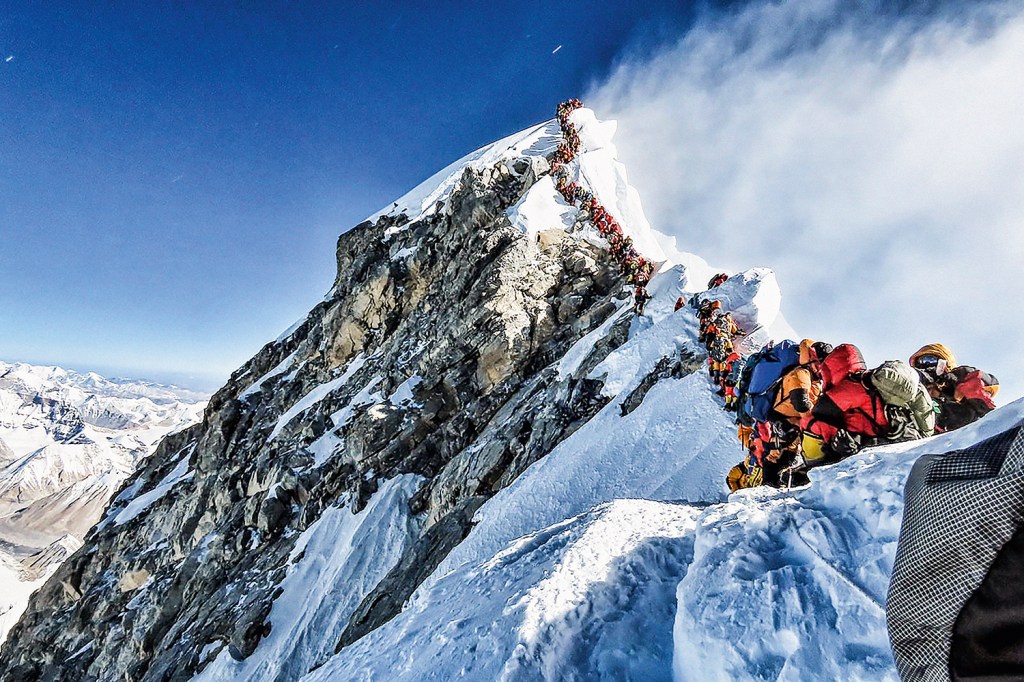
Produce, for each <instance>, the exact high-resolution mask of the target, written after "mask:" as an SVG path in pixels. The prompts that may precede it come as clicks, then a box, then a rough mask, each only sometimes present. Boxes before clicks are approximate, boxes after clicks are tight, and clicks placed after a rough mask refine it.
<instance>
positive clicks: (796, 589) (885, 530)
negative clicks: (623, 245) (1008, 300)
mask: <svg viewBox="0 0 1024 682" xmlns="http://www.w3.org/2000/svg"><path fill="white" fill-rule="evenodd" d="M1021 421H1024V400H1022V401H1018V402H1016V403H1014V404H1013V405H1010V406H1007V407H1005V408H1002V409H1000V410H998V411H996V412H994V413H993V414H992V415H990V416H989V417H987V418H986V419H984V420H982V421H981V422H979V423H977V424H975V425H974V426H972V427H969V428H967V429H964V430H963V431H961V432H955V433H951V434H947V435H945V436H940V437H936V438H933V439H930V440H928V441H923V442H917V443H903V444H899V445H892V446H887V447H883V448H876V449H873V450H868V451H865V452H863V453H861V454H859V455H857V456H855V457H852V458H850V459H848V460H846V461H844V462H841V463H839V464H836V465H833V466H828V467H822V468H820V469H816V470H814V471H813V472H812V474H811V477H812V482H811V484H810V485H809V486H806V487H804V488H800V489H795V490H791V491H776V490H770V489H766V488H761V489H756V490H748V491H744V492H742V493H739V494H736V495H733V496H731V497H730V499H729V501H728V502H723V503H716V504H712V505H700V506H693V505H689V504H684V503H672V502H654V501H650V500H617V501H613V502H609V503H604V504H602V505H598V506H596V507H594V508H593V509H590V510H589V511H586V512H584V513H582V514H581V515H579V516H577V517H574V518H570V519H568V520H565V521H559V522H557V523H553V524H552V525H550V526H548V527H545V528H542V529H540V530H537V531H535V532H532V533H530V534H528V535H525V536H523V537H520V538H518V539H515V540H513V541H511V542H510V543H508V544H507V545H505V546H503V547H501V548H500V549H498V550H496V551H494V552H493V553H492V554H487V553H481V556H480V557H479V558H476V559H474V560H472V561H469V562H466V563H463V564H462V565H461V566H459V567H457V568H455V569H454V570H452V571H450V572H446V573H445V572H444V571H439V573H444V575H442V576H441V577H439V578H437V579H435V580H433V581H431V582H430V583H428V584H427V585H425V586H424V588H422V589H421V590H420V591H419V592H418V593H417V595H416V597H415V598H414V599H413V600H412V602H411V603H410V605H409V606H408V608H407V609H406V610H405V611H403V613H402V614H400V615H399V616H398V617H397V618H396V619H394V620H393V621H391V622H390V623H388V624H386V625H384V626H383V627H381V628H379V629H378V630H376V631H375V632H373V633H371V634H370V635H368V636H367V637H365V638H364V639H363V640H361V641H359V642H358V643H356V644H354V645H352V646H350V647H348V648H346V649H344V650H342V651H341V653H339V654H338V655H337V656H335V657H334V658H333V659H332V660H331V661H330V662H329V663H328V664H327V665H325V666H324V667H323V668H321V669H319V670H317V671H315V672H314V673H312V674H311V675H309V676H307V677H306V678H304V681H305V682H327V681H328V680H336V679H366V680H375V679H388V680H451V679H469V680H497V679H507V680H523V679H531V680H532V679H543V680H609V681H611V680H624V679H632V680H669V679H675V680H677V681H689V680H694V681H698V680H699V681H701V682H703V681H705V680H721V681H730V680H794V681H795V680H810V679H815V680H818V679H822V680H823V679H842V680H864V681H865V682H868V681H873V680H897V679H898V677H897V675H896V670H895V667H894V663H893V660H892V655H891V653H890V649H889V643H888V637H887V634H886V627H885V612H884V609H885V594H886V589H887V587H888V582H889V575H890V572H891V569H892V562H893V559H894V557H895V551H896V540H897V536H898V533H899V527H900V519H901V517H902V507H903V485H904V482H905V480H906V476H907V474H908V473H909V470H910V467H911V466H912V464H913V462H914V461H915V460H916V459H917V458H918V457H919V456H920V455H922V454H924V453H927V452H941V451H948V450H951V449H956V448H960V447H966V446H967V445H970V444H972V443H974V442H977V441H979V440H982V439H984V438H986V437H988V436H991V435H994V434H997V433H999V432H1001V431H1003V430H1005V429H1006V428H1009V427H1011V426H1013V425H1015V424H1018V423H1020V422H1021ZM652 464H655V465H657V464H663V463H652ZM537 469H542V467H540V466H538V467H535V468H534V469H531V470H530V471H529V472H527V476H530V475H531V474H532V475H534V476H539V474H538V472H537V471H536V470H537ZM548 474H549V475H548V476H546V477H545V478H547V480H549V481H554V480H557V476H555V475H553V474H552V472H550V470H548ZM578 483H579V484H580V485H586V482H579V481H578ZM627 487H628V486H623V488H624V489H625V488H627ZM561 494H562V493H561V492H559V493H557V494H554V495H552V496H551V497H550V498H548V499H549V500H553V499H557V498H558V497H559V496H560V495H561ZM500 497H503V496H499V498H500ZM499 498H495V502H498V501H499ZM485 509H486V507H485ZM510 509H511V507H506V508H505V510H506V511H508V510H510ZM551 516H552V517H556V516H558V512H554V513H552V514H551ZM485 523H486V517H485ZM472 537H473V536H471V538H470V539H471V540H472ZM669 591H671V594H670V593H669ZM666 599H667V600H669V602H671V603H670V606H669V608H666V604H665V601H664V600H666ZM667 629H671V630H672V633H673V635H672V636H673V646H672V648H671V650H670V649H669V648H667V647H666V630H667ZM382 652H387V653H382Z"/></svg>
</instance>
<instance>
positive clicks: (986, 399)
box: [933, 365, 999, 431]
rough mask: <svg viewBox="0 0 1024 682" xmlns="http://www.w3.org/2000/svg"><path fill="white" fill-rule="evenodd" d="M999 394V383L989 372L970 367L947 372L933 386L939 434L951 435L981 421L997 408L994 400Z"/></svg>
mask: <svg viewBox="0 0 1024 682" xmlns="http://www.w3.org/2000/svg"><path fill="white" fill-rule="evenodd" d="M998 392H999V380H998V379H996V378H995V377H994V376H992V375H991V374H989V373H988V372H983V371H981V370H979V369H976V368H974V367H969V366H967V365H963V366H961V367H956V368H955V369H953V370H950V371H949V372H946V373H945V374H944V375H942V376H941V377H939V379H938V381H937V382H936V383H935V385H934V386H933V393H934V394H935V395H936V396H937V397H936V400H937V401H938V403H939V416H938V427H939V430H940V431H952V430H953V429H958V428H960V427H961V426H966V425H967V424H970V423H971V422H974V421H977V420H978V419H981V418H982V417H984V416H985V415H986V414H988V413H989V412H991V411H992V410H994V409H995V408H996V404H995V402H993V400H992V397H993V396H995V395H996V393H998Z"/></svg>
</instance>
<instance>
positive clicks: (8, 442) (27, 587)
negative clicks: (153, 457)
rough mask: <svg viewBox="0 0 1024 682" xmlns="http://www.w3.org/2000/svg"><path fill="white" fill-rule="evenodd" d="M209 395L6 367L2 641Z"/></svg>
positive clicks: (0, 430)
mask: <svg viewBox="0 0 1024 682" xmlns="http://www.w3.org/2000/svg"><path fill="white" fill-rule="evenodd" d="M205 400H206V396H205V395H204V394H200V393H197V392H194V391H189V390H186V389H180V388H177V387H173V386H162V385H159V384H154V383H150V382H145V381H131V380H122V379H114V380H111V379H105V378H104V377H102V376H100V375H98V374H95V373H93V372H89V373H86V374H81V373H78V372H74V371H71V370H66V369H63V368H60V367H46V366H36V365H28V364H25V363H6V362H0V642H2V641H3V640H4V639H5V638H6V637H7V632H8V630H9V629H10V628H11V626H13V625H14V623H15V622H17V619H18V617H19V616H20V615H21V613H22V612H23V611H24V609H25V606H26V605H27V603H28V597H29V595H30V594H31V593H32V592H34V591H35V589H36V588H37V587H39V586H40V585H42V584H43V582H45V579H46V578H47V577H49V575H50V574H52V573H53V571H55V570H56V569H57V566H59V565H60V563H61V562H62V561H63V560H64V559H65V558H66V557H67V556H68V555H70V554H71V552H72V551H74V550H75V549H77V547H78V545H79V544H80V541H81V539H82V538H83V537H84V535H85V533H86V532H87V531H88V530H89V528H91V527H92V525H93V524H94V523H96V521H97V520H99V518H100V516H101V515H102V514H103V510H104V508H105V507H106V505H107V502H108V501H109V500H110V496H111V495H113V493H114V492H115V491H116V490H117V489H118V488H119V487H120V486H121V484H122V483H123V482H124V480H125V479H126V478H127V477H128V476H129V475H131V473H132V472H133V471H134V470H135V467H136V466H137V465H138V463H139V462H140V461H141V460H142V459H143V458H144V457H146V456H148V455H149V454H150V453H151V452H152V450H153V448H154V447H156V445H157V443H159V442H160V440H161V439H163V437H164V436H165V435H167V434H168V433H171V432H173V431H176V430H178V429H181V428H184V427H186V426H188V425H189V424H192V423H194V422H196V421H198V420H199V417H200V416H201V415H202V411H203V408H204V407H205V405H206V403H205Z"/></svg>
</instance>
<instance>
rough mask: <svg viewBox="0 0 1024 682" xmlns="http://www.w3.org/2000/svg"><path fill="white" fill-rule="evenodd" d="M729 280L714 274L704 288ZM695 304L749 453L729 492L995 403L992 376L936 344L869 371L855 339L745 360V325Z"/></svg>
mask: <svg viewBox="0 0 1024 682" xmlns="http://www.w3.org/2000/svg"><path fill="white" fill-rule="evenodd" d="M727 279H728V278H727V277H726V276H725V275H724V274H722V275H716V276H715V277H714V278H712V280H711V282H709V283H708V289H709V291H710V290H711V289H714V288H715V287H716V286H719V285H720V284H722V283H723V282H725V281H726V280H727ZM692 303H693V304H694V305H695V306H696V307H697V319H698V322H699V325H700V337H699V338H700V341H701V343H703V344H704V346H705V347H706V348H707V351H708V372H709V376H710V379H711V381H712V383H713V384H714V386H715V387H716V390H717V393H718V394H719V395H721V396H722V397H723V398H724V399H725V409H726V410H728V411H730V412H735V413H736V423H737V436H738V437H739V440H740V443H741V444H742V445H743V447H744V449H745V450H746V451H747V455H746V457H745V458H744V459H743V461H742V462H740V463H739V464H737V465H736V466H735V467H733V468H732V470H730V472H729V475H728V476H727V479H726V480H727V483H728V485H729V489H730V490H731V491H734V492H735V491H736V490H739V489H741V488H750V487H755V486H759V485H770V486H775V487H782V486H787V487H788V486H790V485H802V484H803V483H806V482H807V477H806V470H807V469H810V468H813V467H815V466H820V465H822V464H827V463H832V462H836V461H839V460H841V459H844V458H846V457H849V456H850V455H853V454H855V453H856V452H858V451H859V450H860V449H861V448H865V447H871V446H874V445H880V444H882V443H895V442H901V441H907V440H914V439H917V438H925V437H927V436H931V435H932V434H933V433H941V432H945V431H951V430H953V429H957V428H960V427H961V426H965V425H967V424H970V423H971V422H973V421H975V420H977V419H979V418H981V417H982V416H984V415H985V414H987V413H988V412H990V411H991V410H993V409H995V403H994V402H993V401H992V398H993V396H995V395H996V393H997V392H998V390H999V382H998V380H997V379H996V378H995V377H994V376H992V375H991V374H989V373H987V372H983V371H981V370H979V369H976V368H974V367H970V366H967V365H957V361H956V357H955V356H954V355H953V353H952V351H950V349H949V348H947V347H946V346H945V345H943V344H941V343H930V344H927V345H925V346H923V347H921V348H920V349H919V350H918V351H917V352H916V353H914V354H913V355H911V356H910V361H909V363H908V362H903V361H902V360H887V361H885V362H883V363H882V364H881V365H879V366H878V367H876V368H874V369H868V367H867V364H866V363H865V361H864V356H863V355H862V354H861V352H860V350H859V349H858V348H857V347H856V346H854V345H853V344H850V343H843V344H840V345H838V346H835V347H833V346H831V345H830V344H828V343H824V342H820V341H818V342H815V341H812V340H810V339H804V340H803V341H800V342H799V343H797V342H796V341H791V340H785V341H781V342H780V343H778V344H774V343H771V342H769V343H768V344H767V345H766V346H765V347H763V348H762V349H760V350H758V351H756V352H754V353H751V354H750V355H749V356H748V357H746V358H744V357H742V356H741V354H740V353H739V352H738V351H737V349H736V346H737V344H736V341H737V340H738V339H739V338H741V337H742V336H743V335H744V334H743V331H742V330H740V329H739V327H738V326H737V325H736V323H735V322H734V321H733V319H732V315H731V314H730V313H729V312H727V311H725V310H723V309H722V304H721V302H720V301H718V300H714V299H713V298H709V297H707V296H706V295H705V297H700V296H695V297H694V299H693V301H692ZM682 305H683V301H682V299H680V300H679V301H677V302H676V310H679V309H680V308H681V307H682Z"/></svg>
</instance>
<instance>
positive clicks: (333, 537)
mask: <svg viewBox="0 0 1024 682" xmlns="http://www.w3.org/2000/svg"><path fill="white" fill-rule="evenodd" d="M421 483H422V479H421V478H420V477H418V476H414V475H411V474H407V475H405V476H400V477H398V478H394V479H391V480H390V481H387V482H385V483H383V484H382V485H381V488H380V490H378V491H377V493H375V494H374V495H373V497H372V498H370V501H369V503H368V504H367V506H366V508H365V509H363V510H362V511H361V512H359V513H358V514H353V513H352V512H351V511H350V510H349V509H339V508H332V509H329V510H327V511H326V512H325V513H324V514H323V516H321V517H320V519H319V520H317V522H316V523H314V524H313V525H312V526H311V527H310V528H309V529H308V530H306V531H305V532H304V533H303V534H302V537H301V538H300V539H299V541H298V543H297V544H296V546H295V550H294V551H293V552H292V561H293V563H292V566H291V568H290V569H289V572H288V576H287V577H286V578H285V580H284V582H283V583H282V584H281V588H282V590H283V591H282V593H281V597H280V598H278V600H277V601H276V602H275V603H274V607H273V610H272V611H271V614H270V622H271V631H270V635H269V636H268V637H267V639H265V640H264V641H263V642H261V643H260V646H259V648H258V649H257V650H256V653H255V654H254V655H252V656H250V657H249V658H247V659H245V660H244V661H236V660H235V659H233V658H232V657H231V655H230V654H229V652H228V649H227V647H226V646H224V645H223V643H221V647H220V651H219V654H218V655H217V657H216V659H215V660H214V661H213V662H212V663H211V664H210V665H209V666H207V667H206V668H205V669H204V670H203V671H202V673H200V674H199V675H197V676H196V677H194V678H193V679H195V680H197V682H198V681H203V682H228V681H230V680H247V681H252V682H255V681H256V680H278V679H296V678H297V677H299V676H300V675H301V674H303V673H305V672H306V671H308V670H309V669H310V668H311V667H313V666H314V665H317V664H319V663H322V662H324V661H325V660H327V658H328V657H329V656H330V655H331V654H332V653H333V652H334V645H335V643H336V642H337V641H338V637H339V636H340V635H341V632H342V630H344V628H345V625H346V623H347V622H348V618H349V616H350V615H351V614H352V612H353V611H355V609H356V607H357V606H358V605H359V602H360V601H361V600H362V598H363V597H364V596H365V595H366V594H367V593H368V592H369V591H370V590H372V589H373V588H374V586H375V585H376V584H377V583H378V582H379V581H380V580H381V578H383V577H384V576H385V575H386V574H387V572H388V571H389V570H390V569H391V567H392V566H394V565H395V564H396V563H397V562H398V561H399V559H400V558H401V556H402V552H403V551H404V550H405V549H406V547H407V546H408V545H409V544H410V543H411V542H412V541H413V539H414V537H415V533H416V530H417V529H418V525H417V521H416V520H415V519H412V518H410V516H409V514H408V506H409V498H410V497H411V496H412V495H413V493H415V492H416V490H417V488H418V487H419V486H420V484H421ZM216 649H217V647H211V648H210V649H209V653H210V654H211V655H212V654H213V653H215V652H216Z"/></svg>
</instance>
